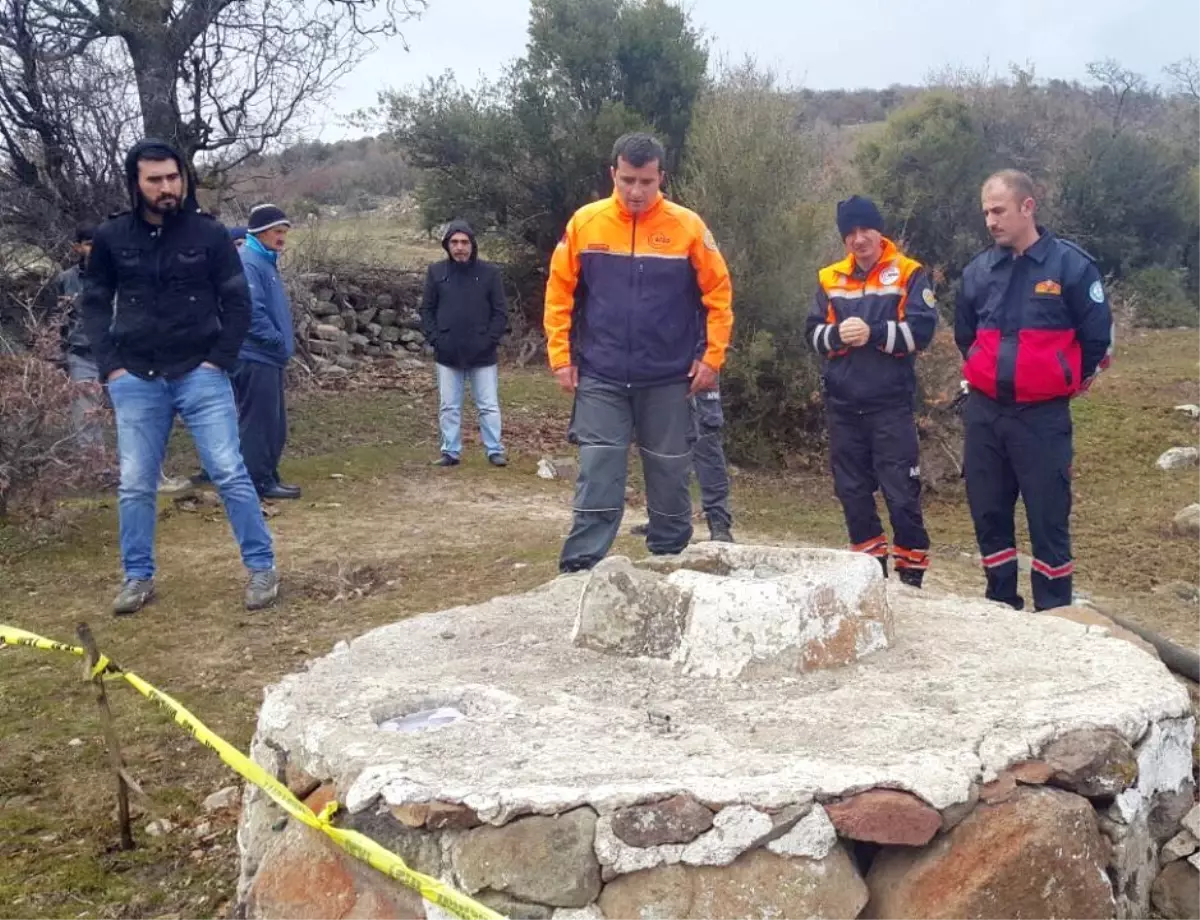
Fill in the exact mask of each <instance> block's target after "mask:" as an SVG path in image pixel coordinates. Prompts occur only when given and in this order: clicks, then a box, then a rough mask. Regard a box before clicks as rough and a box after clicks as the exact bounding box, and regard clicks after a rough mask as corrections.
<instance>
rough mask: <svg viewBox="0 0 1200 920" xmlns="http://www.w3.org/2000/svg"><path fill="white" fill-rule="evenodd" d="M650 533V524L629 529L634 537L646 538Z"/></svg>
mask: <svg viewBox="0 0 1200 920" xmlns="http://www.w3.org/2000/svg"><path fill="white" fill-rule="evenodd" d="M649 532H650V525H649V524H634V525H633V526H632V527H630V528H629V533H630V535H631V536H634V537H644V536H646V534H648V533H649Z"/></svg>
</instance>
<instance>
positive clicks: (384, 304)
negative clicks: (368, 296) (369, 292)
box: [375, 293, 396, 310]
mask: <svg viewBox="0 0 1200 920" xmlns="http://www.w3.org/2000/svg"><path fill="white" fill-rule="evenodd" d="M395 302H396V300H395V298H394V297H392V295H391V294H386V293H384V294H376V295H375V306H377V307H378V308H379V309H381V310H386V309H387V308H388V307H390V306H391V305H392V304H393V303H395Z"/></svg>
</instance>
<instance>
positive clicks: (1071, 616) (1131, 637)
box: [1041, 604, 1158, 658]
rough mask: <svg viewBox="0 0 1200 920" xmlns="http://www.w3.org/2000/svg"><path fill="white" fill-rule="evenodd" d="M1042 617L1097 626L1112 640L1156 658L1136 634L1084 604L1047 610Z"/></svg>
mask: <svg viewBox="0 0 1200 920" xmlns="http://www.w3.org/2000/svg"><path fill="white" fill-rule="evenodd" d="M1041 615H1042V616H1055V617H1059V618H1060V619H1063V620H1070V621H1071V622H1073V623H1079V624H1080V625H1081V626H1098V627H1100V628H1101V629H1104V630H1106V631H1107V632H1108V634H1109V635H1110V636H1112V637H1113V638H1114V639H1121V640H1123V641H1125V642H1128V643H1129V644H1130V645H1136V646H1137V647H1138V648H1140V649H1141V650H1142V651H1144V652H1145V653H1146V654H1148V655H1153V656H1154V657H1155V658H1157V657H1158V651H1157V650H1156V649H1155V648H1154V646H1153V645H1151V644H1150V643H1149V642H1147V641H1146V640H1145V639H1143V638H1142V637H1141V636H1139V635H1138V634H1137V633H1134V632H1130V631H1129V630H1128V629H1125V628H1124V627H1123V626H1118V625H1117V624H1116V623H1115V622H1113V621H1112V620H1111V619H1109V618H1108V617H1106V616H1105V615H1104V614H1102V613H1101V612H1100V611H1099V610H1097V609H1096V608H1095V607H1088V606H1086V605H1084V604H1075V605H1073V606H1071V607H1056V608H1054V609H1053V610H1047V611H1045V612H1044V613H1043V614H1041Z"/></svg>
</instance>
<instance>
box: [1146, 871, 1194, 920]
mask: <svg viewBox="0 0 1200 920" xmlns="http://www.w3.org/2000/svg"><path fill="white" fill-rule="evenodd" d="M1150 899H1151V902H1152V903H1153V905H1154V909H1155V910H1156V911H1158V913H1159V915H1160V916H1162V917H1165V918H1167V920H1200V872H1197V871H1196V869H1195V867H1194V866H1192V865H1191V864H1190V863H1189V862H1188V861H1187V860H1185V859H1180V860H1176V861H1175V862H1172V863H1168V864H1167V865H1166V866H1165V867H1164V868H1163V870H1162V872H1160V873H1159V874H1158V878H1156V879H1155V880H1154V887H1153V888H1152V889H1151V893H1150Z"/></svg>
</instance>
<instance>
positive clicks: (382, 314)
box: [375, 309, 396, 326]
mask: <svg viewBox="0 0 1200 920" xmlns="http://www.w3.org/2000/svg"><path fill="white" fill-rule="evenodd" d="M375 320H376V322H378V323H379V325H381V326H394V325H396V311H395V310H386V309H384V310H380V311H379V313H378V314H377V315H376V316H375Z"/></svg>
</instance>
